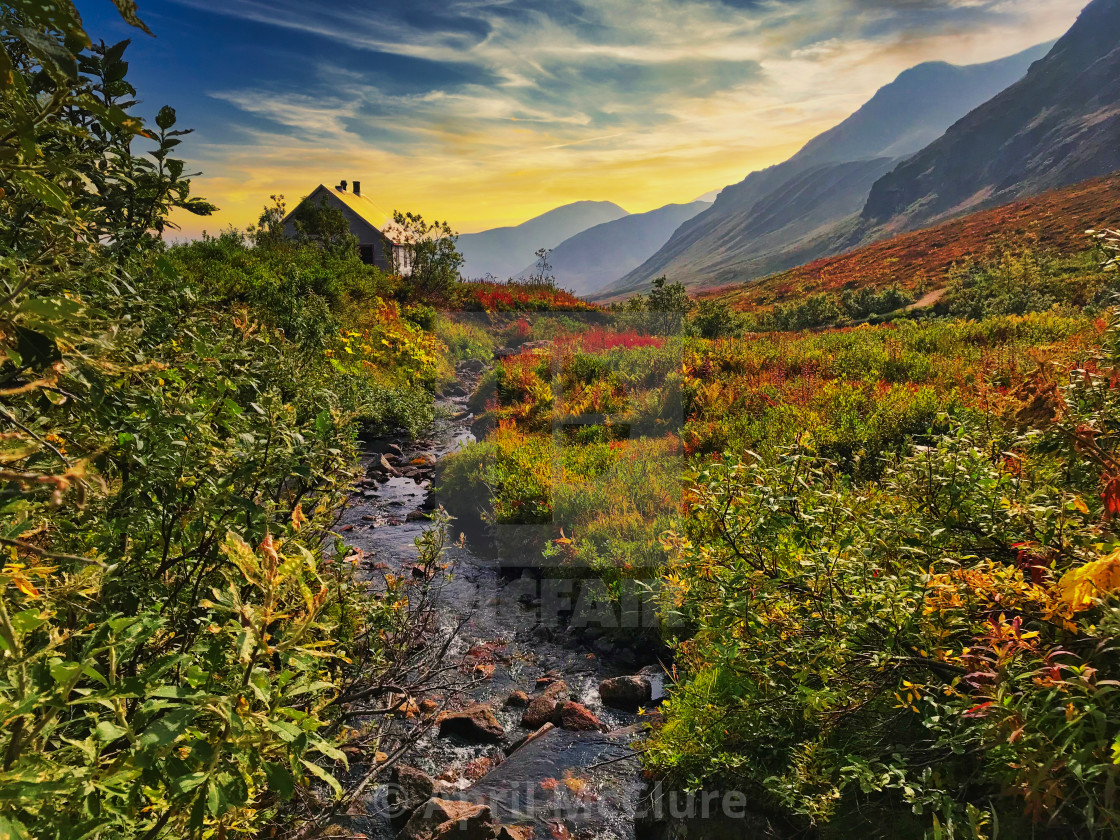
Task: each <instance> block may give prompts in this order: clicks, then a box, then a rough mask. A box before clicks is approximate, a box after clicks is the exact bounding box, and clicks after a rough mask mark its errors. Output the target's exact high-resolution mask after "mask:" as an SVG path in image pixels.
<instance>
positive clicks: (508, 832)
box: [497, 825, 533, 840]
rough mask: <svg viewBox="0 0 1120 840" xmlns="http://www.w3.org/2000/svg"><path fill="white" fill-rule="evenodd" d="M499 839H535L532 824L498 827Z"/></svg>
mask: <svg viewBox="0 0 1120 840" xmlns="http://www.w3.org/2000/svg"><path fill="white" fill-rule="evenodd" d="M497 840H533V827H532V826H531V825H503V826H501V827H499V828H498V838H497Z"/></svg>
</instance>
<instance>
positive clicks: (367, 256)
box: [358, 245, 373, 265]
mask: <svg viewBox="0 0 1120 840" xmlns="http://www.w3.org/2000/svg"><path fill="white" fill-rule="evenodd" d="M358 256H359V257H361V259H362V262H364V263H365V264H366V265H373V246H372V245H359V246H358Z"/></svg>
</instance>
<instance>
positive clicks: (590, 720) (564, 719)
mask: <svg viewBox="0 0 1120 840" xmlns="http://www.w3.org/2000/svg"><path fill="white" fill-rule="evenodd" d="M555 715H556V716H555V717H554V718H553V723H555V724H556V725H557V726H559V727H560V728H562V729H567V730H569V731H572V732H605V731H606V730H607V728H608V727H607V725H606V724H604V723H603V722H602V721H601V720H599V718H597V717H595V715H594V714H592V712H591V710H590V709H588V708H587V707H586V706H584V705H583V704H582V703H572V702H566V703H561V704H560V705H559V706H558V707H557V709H556V712H555Z"/></svg>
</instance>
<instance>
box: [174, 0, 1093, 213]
mask: <svg viewBox="0 0 1120 840" xmlns="http://www.w3.org/2000/svg"><path fill="white" fill-rule="evenodd" d="M178 2H179V3H181V4H182V5H184V6H190V7H191V8H193V9H196V10H205V11H208V12H213V13H215V14H218V15H222V16H225V17H226V18H233V19H236V20H237V21H239V22H242V23H247V24H251V25H253V26H255V27H257V29H258V31H259V33H260V34H261V36H262V37H267V35H268V33H269V32H270V31H273V32H276V31H284V32H288V33H295V34H297V35H298V36H299V37H300V38H302V39H305V43H306V46H307V49H306V51H303V50H301V51H298V52H297V53H295V54H293V55H292V56H291V62H292V66H293V71H292V73H291V74H290V75H289V76H288V77H285V78H252V77H250V78H245V79H243V80H239V81H238V82H232V81H231V82H230V83H229V84H228V85H222V86H220V87H217V88H215V89H211V90H210V91H209V95H210V96H211V97H212V98H213V99H214V100H216V101H221V102H223V103H226V104H228V105H231V106H234V107H235V108H237V109H239V110H240V111H241V112H243V113H244V114H246V115H248V116H251V117H252V118H253V119H254V121H255V123H254V127H252V128H247V127H243V128H242V132H243V133H245V132H247V133H248V139H249V141H250V143H249V145H246V144H245V143H244V142H239V143H237V144H236V145H235V144H232V143H229V144H224V143H218V142H208V143H204V144H203V145H202V146H201V147H199V148H196V153H197V154H196V157H198V158H200V160H201V162H203V163H204V164H205V166H206V169H207V171H208V173H210V175H211V178H210V183H211V184H212V185H218V186H219V192H220V193H222V194H219V195H217V199H218V201H219V202H220V203H224V205H225V206H226V207H227V208H229V210H228V216H229V218H230V219H232V220H235V221H238V222H241V223H243V222H244V221H245V220H246V219H245V218H244V217H245V215H246V214H247V213H248V206H247V202H250V201H253V202H254V203H255V204H259V198H260V197H261V196H262V195H267V194H268V192H270V191H273V192H274V191H276V190H277V189H282V190H284V191H286V192H288V193H290V194H299V193H300V191H301V190H302V191H306V190H308V189H310V188H311V187H313V186H314V184H315V183H318V182H319V181H320V180H327V179H333V178H338V177H345V176H347V175H349V177H359V176H360V177H363V180H364V182H365V183H366V184H367V186H366V189H367V190H370V189H374V190H376V191H377V194H378V197H379V199H380V200H382V202H383V203H385V204H392V205H394V206H399V207H405V206H407V207H410V208H417V209H420V210H422V211H425V212H428V213H430V214H437V215H441V216H450V217H451V218H452V221H453V222H455V223H456V224H458V225H460V226H461V227H463V228H467V229H471V228H478V227H480V226H485V225H488V224H494V223H504V222H509V221H516V220H518V219H521V218H524V217H526V216H528V215H531V214H532V213H534V212H538V211H540V210H544V209H547V208H548V207H551V206H554V205H556V204H558V203H561V202H564V201H569V200H575V199H579V198H610V199H612V200H615V201H618V202H620V203H622V204H623V205H624V206H627V207H630V208H632V209H648V208H650V207H653V206H657V205H658V204H661V203H665V202H668V201H673V200H687V199H689V198H691V197H692V196H694V195H696V194H699V193H702V192H705V191H707V190H709V189H711V188H713V187H719V186H722V185H723V184H725V183H727V182H731V181H735V180H738V179H739V178H741V177H743V176H744V175H745V174H746V173H747V172H749V171H750V170H751V169H754V168H756V167H758V166H762V165H767V164H770V163H774V162H777V161H778V160H780V159H782V158H783V157H785V156H787V155H788V154H790V153H792V152H793V151H795V150H796V148H797V147H798V146H800V145H801V144H802V143H803V142H804V141H806V140H807V139H809V138H810V137H811V136H812V135H813V134H815V133H817V132H819V131H820V130H823V129H824V128H827V127H829V126H831V125H833V124H835V123H836V122H837V121H839V120H840V119H842V118H843V117H844V116H846V115H847V114H848V113H850V112H851V111H853V110H855V109H856V108H857V107H859V105H860V104H862V102H863V101H865V100H866V99H867V98H868V97H869V96H870V95H871V94H872V93H873V92H874V90H875V89H876V88H878V87H879V86H881V85H883V84H885V83H886V82H888V81H890V80H891V79H892V78H893V77H894V76H895V75H897V73H898V72H900V71H901V70H903V69H905V68H906V67H908V66H911V65H913V64H915V63H918V62H920V61H923V60H930V59H943V60H949V61H955V62H957V63H968V62H973V61H982V60H989V59H994V58H997V57H1000V56H1003V55H1007V54H1010V53H1012V52H1015V51H1018V50H1020V49H1023V48H1025V47H1027V46H1030V45H1032V44H1034V43H1038V42H1039V41H1042V40H1046V39H1048V38H1052V37H1055V36H1056V35H1058V34H1060V32H1061V31H1063V30H1064V29H1065V28H1066V27H1068V25H1069V24H1070V23H1071V22H1072V20H1073V17H1074V16H1075V14H1076V12H1077V9H1078V7H1079V6H1080V4H1081V0H575V1H574V2H566V3H556V2H552V0H452V2H450V3H448V2H440V0H388V2H383V3H378V4H377V5H376V6H375V7H371V6H370V5H369V4H367V3H358V2H337V0H336V2H332V3H329V4H328V3H317V4H309V3H306V2H297V0H272V2H267V3H266V2H262V0H223V2H222V3H220V4H217V3H214V2H213V0H178ZM362 56H370V57H378V58H379V59H385V58H388V59H389V60H388V62H387V63H388V64H389V65H391V64H392V61H393V60H399V61H401V62H404V63H403V64H402V66H401V67H400V69H399V73H394V72H393V70H392V69H391V67H390V69H388V70H386V69H384V66H383V65H384V64H385V63H386V62H383V63H382V67H381V69H379V70H377V71H376V72H373V71H370V70H368V69H367V66H366V65H367V62H366V60H365V59H363V58H362ZM203 139H204V140H205V137H204V138H203ZM197 146H198V144H196V147H197ZM266 184H267V185H268V186H266ZM262 189H263V190H264V191H263V192H261V190H262ZM208 193H210V194H214V193H215V190H214V189H210V190H208ZM250 196H255V199H253V198H250ZM238 214H240V217H238Z"/></svg>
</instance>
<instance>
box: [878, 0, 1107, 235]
mask: <svg viewBox="0 0 1120 840" xmlns="http://www.w3.org/2000/svg"><path fill="white" fill-rule="evenodd" d="M1117 33H1120V0H1093V2H1092V3H1090V4H1089V5H1088V6H1086V7H1085V9H1084V10H1083V11H1082V13H1081V15H1080V16H1079V17H1078V19H1077V22H1076V23H1075V24H1074V25H1073V27H1071V28H1070V30H1069V31H1068V32H1067V33H1066V34H1065V35H1063V36H1062V38H1061V39H1059V40H1058V42H1057V43H1056V44H1055V45H1054V48H1053V49H1052V50H1051V51H1050V52H1049V53H1048V54H1047V55H1046V57H1045V58H1043V59H1042V60H1041V61H1038V62H1037V63H1035V64H1034V65H1033V66H1032V67H1031V68H1030V71H1029V72H1028V73H1027V74H1026V76H1025V77H1024V78H1023V79H1022V80H1020V81H1019V82H1017V83H1016V84H1014V85H1012V86H1011V87H1009V88H1008V89H1007V90H1005V91H1003V92H1002V93H1001V94H999V95H998V96H996V97H995V98H993V99H991V100H990V101H988V102H986V103H984V104H983V105H981V106H980V107H978V108H976V109H975V110H973V111H972V112H971V113H969V114H968V115H967V116H965V117H964V118H963V119H961V120H960V121H959V122H957V123H956V124H954V125H953V126H952V127H951V128H949V130H948V131H947V132H946V133H945V135H944V136H943V137H941V138H940V139H938V140H937V141H935V142H934V143H932V144H931V145H929V146H928V147H926V148H925V149H923V150H922V151H921V152H919V153H918V154H917V155H915V156H914V157H912V158H910V159H909V160H907V161H906V162H905V163H902V164H900V165H899V166H898V167H897V168H896V169H895V170H894V171H892V172H891V173H890V174H888V175H887V176H885V177H884V178H882V179H881V180H880V181H879V182H878V183H876V184H875V186H874V188H873V189H872V190H871V194H870V196H869V198H868V201H867V205H866V207H865V208H864V210H863V214H862V216H863V224H864V226H865V228H868V229H870V230H872V231H874V230H875V229H876V228H878V229H879V230H887V231H897V230H904V229H913V228H915V227H920V226H922V225H925V224H929V223H930V222H933V221H937V220H939V219H942V218H946V217H948V216H952V215H959V214H961V213H963V212H968V211H969V210H975V209H980V208H983V207H991V206H994V205H996V204H1001V203H1004V202H1007V201H1011V200H1013V199H1016V198H1020V197H1024V196H1028V195H1035V194H1038V193H1040V192H1043V191H1044V190H1048V189H1053V188H1055V187H1060V186H1065V185H1066V184H1071V183H1075V182H1078V181H1081V180H1084V179H1086V178H1092V177H1094V176H1098V175H1103V174H1106V173H1108V172H1112V171H1115V170H1117V169H1120V143H1117V137H1118V136H1120V42H1118V39H1117Z"/></svg>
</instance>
